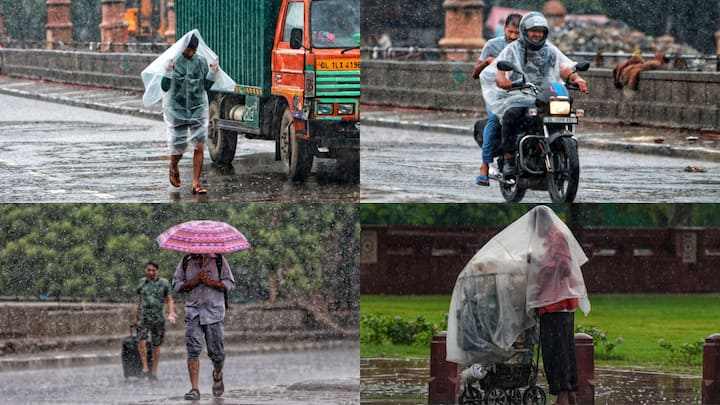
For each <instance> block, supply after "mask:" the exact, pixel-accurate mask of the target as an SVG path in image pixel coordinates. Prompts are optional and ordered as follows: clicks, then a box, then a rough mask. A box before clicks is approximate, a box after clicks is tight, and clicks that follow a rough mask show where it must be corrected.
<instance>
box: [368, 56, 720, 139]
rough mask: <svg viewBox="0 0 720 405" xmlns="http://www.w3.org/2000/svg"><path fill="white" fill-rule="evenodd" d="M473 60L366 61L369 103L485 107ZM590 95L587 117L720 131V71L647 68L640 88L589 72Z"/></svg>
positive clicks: (580, 103)
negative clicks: (617, 85) (619, 84)
mask: <svg viewBox="0 0 720 405" xmlns="http://www.w3.org/2000/svg"><path fill="white" fill-rule="evenodd" d="M472 66H473V64H472V63H469V62H429V61H426V62H406V61H374V60H363V61H362V70H361V81H362V94H361V101H362V103H364V104H375V105H387V106H393V107H411V108H429V109H440V110H455V111H469V112H484V110H485V107H484V101H483V98H482V93H481V90H480V82H479V81H478V80H474V79H473V78H472V77H471V75H470V73H471V71H472ZM582 75H583V77H585V79H586V80H587V81H588V84H589V88H590V94H589V95H584V94H580V93H577V92H573V96H574V97H575V100H576V103H575V106H576V107H577V108H583V109H584V110H585V112H586V115H587V118H588V119H593V120H598V121H612V122H621V123H625V124H639V125H650V126H669V127H675V128H687V129H703V130H710V131H720V104H719V103H718V102H717V100H718V99H720V73H717V72H678V71H647V72H642V73H641V74H640V81H639V89H638V90H637V91H631V90H627V89H622V90H618V89H616V88H615V87H614V86H613V80H612V70H610V69H607V68H598V69H591V70H590V71H588V72H584V73H583V74H582Z"/></svg>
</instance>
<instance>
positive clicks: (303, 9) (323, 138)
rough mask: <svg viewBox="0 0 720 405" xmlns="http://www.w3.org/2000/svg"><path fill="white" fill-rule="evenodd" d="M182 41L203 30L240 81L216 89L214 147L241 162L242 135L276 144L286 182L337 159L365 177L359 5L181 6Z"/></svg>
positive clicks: (351, 1) (323, 1) (221, 159)
mask: <svg viewBox="0 0 720 405" xmlns="http://www.w3.org/2000/svg"><path fill="white" fill-rule="evenodd" d="M175 11H176V15H177V28H176V32H177V33H178V36H181V35H183V34H184V33H186V32H188V31H190V30H192V29H194V28H197V29H198V30H199V31H200V33H201V34H202V36H203V39H204V40H205V42H206V43H207V44H208V46H209V47H210V48H212V49H213V50H214V51H215V52H216V53H217V54H218V56H219V58H220V66H222V68H223V70H225V72H227V73H228V75H230V77H232V78H233V80H235V82H236V83H237V85H236V87H235V89H234V91H231V92H221V93H211V94H210V95H209V99H210V127H209V129H208V149H209V151H210V157H211V158H212V160H213V161H214V162H215V163H216V164H218V165H221V166H222V165H229V164H230V163H231V162H232V160H233V159H234V157H235V151H236V147H237V136H238V134H240V135H243V136H245V137H246V138H250V139H267V140H274V141H275V159H276V160H282V161H283V162H284V163H285V168H286V171H287V174H288V178H289V179H290V180H292V181H303V180H305V179H306V178H307V177H308V176H309V175H310V171H311V168H312V163H313V159H314V158H315V157H319V158H331V159H337V167H338V168H340V169H341V170H346V171H348V173H349V174H350V175H351V176H353V178H357V173H358V171H359V157H360V154H359V146H360V109H359V107H360V47H359V45H360V0H242V1H237V0H213V1H208V0H176V1H175Z"/></svg>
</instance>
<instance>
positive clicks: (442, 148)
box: [360, 123, 720, 202]
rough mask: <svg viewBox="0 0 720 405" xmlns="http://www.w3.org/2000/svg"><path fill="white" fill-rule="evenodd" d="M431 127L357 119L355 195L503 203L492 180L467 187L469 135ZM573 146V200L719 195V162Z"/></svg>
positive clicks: (535, 195) (542, 197)
mask: <svg viewBox="0 0 720 405" xmlns="http://www.w3.org/2000/svg"><path fill="white" fill-rule="evenodd" d="M439 131H440V130H437V129H435V130H428V129H412V128H409V129H408V128H402V127H401V128H393V127H381V126H372V125H368V124H367V123H363V127H362V137H363V140H362V144H361V152H360V153H361V161H362V165H361V167H360V178H361V191H360V198H361V201H362V202H390V201H396V202H501V201H504V200H503V198H502V195H501V194H500V190H499V188H498V185H497V183H495V182H492V184H491V186H490V187H480V186H477V185H475V181H474V179H475V176H476V175H477V171H478V166H479V162H480V148H478V146H477V145H476V144H475V141H474V140H473V138H472V136H471V135H469V134H457V133H449V132H448V133H443V132H441V131H440V132H439ZM658 131H659V130H658ZM590 136H592V135H591V134H588V137H590ZM601 136H602V134H601V133H598V134H596V137H601ZM579 144H580V187H579V191H578V195H577V197H576V199H575V201H576V202H717V201H718V200H720V187H718V186H719V185H720V160H700V159H697V158H693V157H667V156H660V155H656V154H638V153H626V152H616V151H607V150H602V149H590V148H584V147H583V141H582V139H581V140H580V141H579ZM523 201H524V202H549V201H550V196H549V195H548V193H547V192H546V191H532V190H531V191H528V193H527V194H526V196H525V198H524V200H523Z"/></svg>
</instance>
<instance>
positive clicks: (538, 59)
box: [480, 40, 575, 122]
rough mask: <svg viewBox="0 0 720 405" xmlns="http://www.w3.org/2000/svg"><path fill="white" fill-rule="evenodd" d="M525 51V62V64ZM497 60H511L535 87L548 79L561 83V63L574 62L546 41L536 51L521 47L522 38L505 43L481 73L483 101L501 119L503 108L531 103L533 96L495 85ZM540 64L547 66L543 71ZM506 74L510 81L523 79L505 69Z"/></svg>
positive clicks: (572, 63)
mask: <svg viewBox="0 0 720 405" xmlns="http://www.w3.org/2000/svg"><path fill="white" fill-rule="evenodd" d="M526 52H527V59H528V60H527V63H525V53H526ZM499 61H507V62H511V63H513V64H514V65H515V66H517V67H518V68H520V69H522V70H523V72H524V73H525V75H526V76H527V79H528V81H530V82H532V83H533V84H534V85H536V86H542V85H543V84H544V83H550V82H562V81H563V80H562V79H561V78H560V71H561V68H562V67H563V66H568V67H573V66H575V62H573V61H571V60H570V59H569V58H568V57H567V56H565V54H563V53H562V52H561V51H560V50H559V49H558V48H557V47H555V45H553V44H551V43H550V42H549V41H547V42H546V43H545V46H544V47H543V48H542V49H540V50H539V51H537V52H533V51H526V50H525V48H524V47H523V41H522V40H517V41H513V42H512V43H510V44H509V45H508V46H506V47H505V49H503V50H502V52H500V54H499V55H498V56H497V58H495V60H494V61H493V62H492V63H491V64H490V65H488V67H487V68H485V70H483V71H482V73H481V74H480V82H481V86H482V93H483V99H484V100H485V104H486V105H487V106H489V107H490V111H492V112H493V114H495V115H497V116H498V118H499V119H500V121H501V122H502V117H503V115H504V114H505V111H507V110H508V109H509V108H512V107H531V106H534V105H535V96H533V95H528V94H524V93H522V92H520V91H507V90H505V89H501V88H500V87H498V86H497V84H496V83H495V75H496V74H497V71H498V69H497V63H498V62H499ZM546 62H547V63H546ZM542 65H546V66H548V67H547V69H546V70H547V71H546V72H543V71H541V70H543V69H541V68H539V66H542ZM506 75H507V77H508V78H510V79H511V80H517V79H521V78H522V76H521V75H520V74H519V73H515V72H507V73H506Z"/></svg>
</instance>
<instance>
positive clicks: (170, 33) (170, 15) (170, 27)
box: [165, 0, 175, 44]
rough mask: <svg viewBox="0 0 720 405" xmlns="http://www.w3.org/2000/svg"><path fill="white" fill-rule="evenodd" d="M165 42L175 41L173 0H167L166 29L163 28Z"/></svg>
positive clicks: (172, 42) (171, 42)
mask: <svg viewBox="0 0 720 405" xmlns="http://www.w3.org/2000/svg"><path fill="white" fill-rule="evenodd" d="M165 42H167V43H169V44H174V43H175V1H174V0H168V2H167V29H166V30H165Z"/></svg>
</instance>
